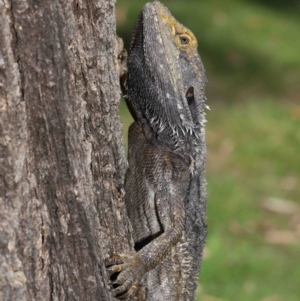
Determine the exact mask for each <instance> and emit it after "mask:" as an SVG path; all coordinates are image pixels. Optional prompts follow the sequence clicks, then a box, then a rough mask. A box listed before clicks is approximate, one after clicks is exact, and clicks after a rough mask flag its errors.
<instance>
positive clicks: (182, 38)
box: [179, 37, 190, 45]
mask: <svg viewBox="0 0 300 301" xmlns="http://www.w3.org/2000/svg"><path fill="white" fill-rule="evenodd" d="M179 41H180V44H181V45H188V44H189V43H190V40H189V39H188V38H187V37H179Z"/></svg>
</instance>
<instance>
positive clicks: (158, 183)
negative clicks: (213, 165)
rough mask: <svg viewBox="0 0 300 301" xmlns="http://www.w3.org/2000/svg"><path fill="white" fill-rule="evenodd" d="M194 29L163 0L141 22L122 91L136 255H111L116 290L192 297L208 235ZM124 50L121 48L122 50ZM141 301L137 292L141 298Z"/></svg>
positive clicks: (160, 298) (200, 74)
mask: <svg viewBox="0 0 300 301" xmlns="http://www.w3.org/2000/svg"><path fill="white" fill-rule="evenodd" d="M197 48H198V45H197V40H196V38H195V36H194V34H193V33H192V32H191V31H190V30H189V29H188V28H186V27H185V26H183V25H182V24H180V23H179V22H178V21H177V20H176V19H175V18H174V17H173V16H172V15H171V13H170V11H169V10H168V9H167V8H166V7H165V6H164V5H163V4H161V3H160V2H159V1H153V2H150V3H147V4H146V5H145V6H144V8H143V9H142V11H141V13H140V14H139V16H138V20H137V22H136V25H135V28H134V31H133V35H132V40H131V45H130V55H129V57H128V63H127V68H128V72H127V78H126V82H125V88H124V91H125V95H124V98H125V100H126V102H127V105H128V108H129V110H130V112H131V114H132V116H133V118H134V122H133V123H132V124H131V126H130V128H129V133H128V137H129V138H128V140H129V153H128V163H129V166H128V170H127V173H126V177H125V205H126V209H127V214H128V217H129V220H130V222H131V225H132V231H133V239H134V242H135V253H134V254H115V255H113V256H112V257H111V259H110V260H108V262H107V271H108V274H109V277H110V279H113V281H112V283H111V285H112V294H113V296H115V297H116V298H119V299H127V300H134V296H135V295H136V293H137V291H138V290H139V287H141V285H142V286H143V287H144V288H145V290H146V292H145V298H144V299H145V300H147V301H150V300H151V301H191V300H194V298H195V291H196V287H197V278H198V274H199V269H200V263H201V260H202V254H203V248H204V244H205V240H206V232H207V230H206V229H207V226H206V174H205V173H206V169H205V168H206V167H205V164H206V144H205V132H204V124H205V122H206V120H205V112H204V111H205V108H208V107H207V106H206V104H205V100H206V97H205V91H204V89H205V85H206V76H205V70H204V66H203V64H202V61H201V59H200V56H199V54H198V50H197ZM123 54H124V53H123ZM139 300H140V299H139Z"/></svg>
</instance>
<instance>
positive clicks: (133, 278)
mask: <svg viewBox="0 0 300 301" xmlns="http://www.w3.org/2000/svg"><path fill="white" fill-rule="evenodd" d="M106 269H107V272H108V275H109V278H110V285H111V286H112V289H111V292H112V294H113V296H114V297H116V298H118V299H121V300H124V299H127V300H132V299H131V298H132V297H133V296H134V295H135V294H136V292H137V290H138V288H139V283H140V281H141V279H142V277H143V276H144V274H145V272H146V271H145V268H144V265H143V264H142V262H141V261H139V260H138V258H137V257H136V256H126V255H124V254H113V255H112V256H111V257H110V258H109V259H108V260H106Z"/></svg>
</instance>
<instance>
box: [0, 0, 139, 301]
mask: <svg viewBox="0 0 300 301" xmlns="http://www.w3.org/2000/svg"><path fill="white" fill-rule="evenodd" d="M114 4H115V1H113V0H77V1H75V0H65V1H62V0H39V1H37V0H0V136H1V137H0V162H1V163H0V300H12V301H21V300H30V301H31V300H80V301H82V300H91V301H92V300H105V301H107V300H108V301H109V300H113V298H112V297H111V296H110V294H109V292H108V285H107V276H106V272H105V268H104V263H103V261H104V259H105V258H106V257H108V256H109V255H110V254H112V253H118V252H124V251H129V250H130V249H132V245H133V244H132V240H131V237H130V233H129V230H128V229H129V227H128V220H127V217H126V213H125V207H124V203H123V195H124V190H123V182H124V173H125V169H126V160H125V152H124V146H123V139H122V126H121V122H120V118H119V113H118V105H119V98H120V92H119V90H120V89H119V79H118V74H117V71H116V64H117V53H116V52H117V50H116V49H117V47H116V38H115V31H116V30H115V27H116V26H115V11H114Z"/></svg>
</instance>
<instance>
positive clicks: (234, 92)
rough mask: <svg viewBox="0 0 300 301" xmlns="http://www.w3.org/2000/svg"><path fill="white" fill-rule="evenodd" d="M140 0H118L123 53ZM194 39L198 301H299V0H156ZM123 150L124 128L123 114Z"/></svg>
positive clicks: (126, 121)
mask: <svg viewBox="0 0 300 301" xmlns="http://www.w3.org/2000/svg"><path fill="white" fill-rule="evenodd" d="M145 2H146V1H137V0H135V1H133V0H132V1H126V0H123V1H118V3H117V8H118V9H117V20H118V25H119V26H118V34H119V35H120V36H121V37H123V38H124V39H125V43H126V46H127V48H128V44H129V39H130V35H131V31H132V28H133V25H134V23H135V21H136V18H137V15H138V13H139V11H140V10H141V9H142V6H143V5H144V3H145ZM163 2H164V3H165V4H166V5H167V6H168V7H169V9H170V10H171V12H172V13H173V14H174V15H175V17H176V18H177V19H178V20H180V22H182V23H183V24H184V25H186V26H187V27H189V28H190V29H191V30H192V31H193V32H194V33H195V35H196V37H197V38H198V43H199V53H200V55H201V58H202V60H203V62H204V64H205V67H206V71H207V77H208V80H209V83H208V86H207V95H208V101H207V103H208V104H209V106H210V107H211V111H209V112H208V114H207V119H208V123H207V126H206V133H207V146H208V163H207V177H208V224H209V228H208V230H209V233H208V242H207V248H206V252H205V258H204V261H203V266H202V273H201V278H200V287H199V294H198V295H199V298H198V299H197V300H199V301H222V300H226V301H236V300H242V301H299V300H300V212H299V210H298V211H297V210H295V212H291V213H289V214H280V213H275V212H273V211H272V210H266V209H264V208H263V207H264V204H265V202H266V201H268V200H269V201H270V200H271V202H272V200H273V199H272V198H277V199H279V200H281V202H282V204H283V206H284V205H285V204H286V202H287V201H291V202H293V203H295V204H298V205H299V206H300V97H299V94H300V86H299V83H300V18H299V16H300V5H299V1H296V0H294V1H285V2H284V1H281V2H280V1H268V0H264V1H259V0H253V1H250V0H227V1H221V0H202V1H197V0H189V1H179V0H178V1H171V0H169V1H163ZM120 112H121V116H122V119H123V123H124V137H125V143H127V138H126V137H127V128H128V125H129V124H130V123H131V120H132V119H131V117H130V116H129V114H128V112H127V109H126V106H125V104H124V103H122V104H121V107H120Z"/></svg>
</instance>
